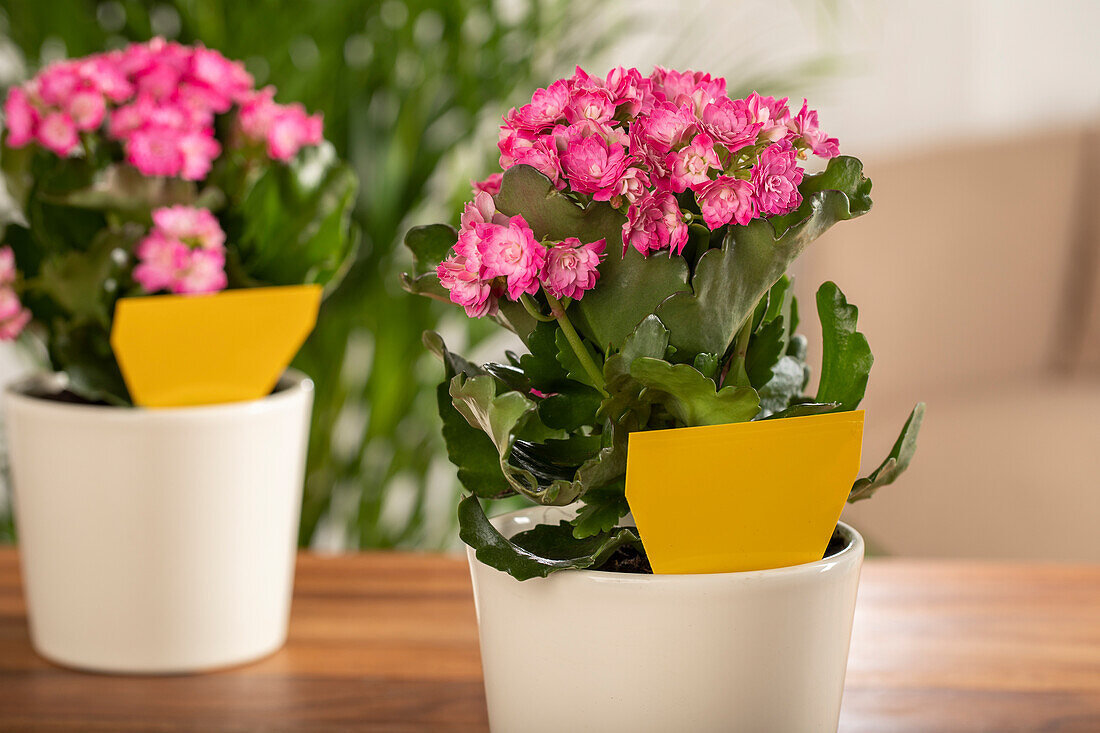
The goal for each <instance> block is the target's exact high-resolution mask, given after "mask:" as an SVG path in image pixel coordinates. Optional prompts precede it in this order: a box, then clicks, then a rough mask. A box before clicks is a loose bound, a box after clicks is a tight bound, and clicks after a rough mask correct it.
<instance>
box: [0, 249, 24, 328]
mask: <svg viewBox="0 0 1100 733" xmlns="http://www.w3.org/2000/svg"><path fill="white" fill-rule="evenodd" d="M15 280H16V272H15V254H14V253H13V252H12V250H11V247H0V341H11V340H13V339H14V338H15V337H16V336H18V335H19V334H20V333H21V332H22V331H23V329H24V328H25V327H26V325H27V323H29V322H30V320H31V312H30V311H29V310H27V309H26V308H24V307H23V304H22V303H21V302H20V301H19V296H18V295H16V293H15Z"/></svg>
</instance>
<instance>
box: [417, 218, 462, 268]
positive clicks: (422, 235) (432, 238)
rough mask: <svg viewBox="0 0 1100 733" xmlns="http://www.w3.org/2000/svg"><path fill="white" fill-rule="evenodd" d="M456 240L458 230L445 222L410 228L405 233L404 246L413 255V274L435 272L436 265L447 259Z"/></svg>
mask: <svg viewBox="0 0 1100 733" xmlns="http://www.w3.org/2000/svg"><path fill="white" fill-rule="evenodd" d="M457 241H458V232H457V231H455V228H454V227H451V226H447V225H446V224H428V225H427V226H419V227H413V228H412V229H410V230H409V231H408V233H407V234H406V235H405V246H406V247H408V248H409V250H410V251H411V252H412V255H413V275H415V276H420V275H423V274H424V273H426V272H435V268H436V266H437V265H439V263H440V262H442V261H443V260H445V259H447V255H448V254H449V253H450V251H451V248H452V247H454V246H455V242H457Z"/></svg>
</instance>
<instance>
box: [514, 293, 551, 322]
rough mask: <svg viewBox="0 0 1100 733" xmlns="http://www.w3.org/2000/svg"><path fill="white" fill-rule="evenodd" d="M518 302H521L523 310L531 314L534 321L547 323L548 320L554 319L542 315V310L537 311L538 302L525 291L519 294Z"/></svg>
mask: <svg viewBox="0 0 1100 733" xmlns="http://www.w3.org/2000/svg"><path fill="white" fill-rule="evenodd" d="M519 302H520V303H521V304H523V308H524V310H526V311H527V312H528V313H529V314H530V315H531V317H532V318H534V319H535V320H536V321H540V322H542V323H549V322H550V321H553V320H554V317H553V316H546V315H543V314H542V312H541V311H539V305H538V303H536V302H535V301H534V300H532V299H531V296H530V295H528V294H527V293H523V294H522V295H520V296H519Z"/></svg>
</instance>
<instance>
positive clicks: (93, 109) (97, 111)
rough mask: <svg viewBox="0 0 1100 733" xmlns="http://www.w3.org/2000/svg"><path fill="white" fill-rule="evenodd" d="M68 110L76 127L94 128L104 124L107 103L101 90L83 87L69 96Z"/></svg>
mask: <svg viewBox="0 0 1100 733" xmlns="http://www.w3.org/2000/svg"><path fill="white" fill-rule="evenodd" d="M66 110H67V111H68V113H69V117H70V118H72V121H73V124H74V125H76V129H78V130H94V129H96V128H98V127H99V126H100V125H101V124H103V118H104V116H105V115H106V114H107V104H106V103H105V102H104V101H103V95H102V94H100V93H99V92H96V91H93V90H91V89H82V90H80V91H79V92H76V93H75V94H73V95H72V96H71V97H69V101H68V105H67V108H66Z"/></svg>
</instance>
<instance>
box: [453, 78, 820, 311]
mask: <svg viewBox="0 0 1100 733" xmlns="http://www.w3.org/2000/svg"><path fill="white" fill-rule="evenodd" d="M498 147H499V148H500V166H501V168H502V169H504V170H508V169H509V168H511V167H513V166H515V165H529V166H531V167H533V168H535V169H537V170H538V171H540V172H541V173H543V174H544V175H545V176H546V177H547V178H549V179H550V181H551V183H552V184H553V185H554V186H556V187H557V188H558V189H559V190H563V191H568V192H571V193H573V194H575V195H577V196H578V197H579V198H580V199H581V200H582V201H583V200H587V199H589V198H591V199H592V200H595V201H608V202H610V204H611V206H613V207H615V208H617V209H620V210H623V211H624V213H625V215H626V223H625V224H624V225H623V229H622V243H623V252H624V253H625V251H626V248H627V247H634V248H635V249H636V250H638V251H639V252H641V253H642V254H643V255H649V254H651V253H653V252H658V251H665V250H667V251H668V252H669V254H670V255H671V254H680V253H681V252H682V251H683V248H684V246H685V245H686V244H687V240H688V223H689V221H691V219H692V217H693V216H694V217H698V216H700V215H701V216H702V219H703V221H704V222H705V223H706V225H707V227H708V228H710V229H711V230H714V229H718V228H720V227H722V226H725V225H727V224H731V223H732V224H739V225H744V224H748V223H749V222H750V221H752V220H753V219H755V218H763V217H768V216H774V215H781V214H786V213H788V212H790V211H793V210H794V209H796V208H798V206H799V205H800V204H801V203H802V196H801V194H800V193H799V192H798V185H799V184H800V183H801V182H802V178H803V176H804V175H805V170H804V169H803V167H802V166H801V165H800V162H799V161H801V160H803V159H805V158H806V157H808V156H809V155H810V154H813V155H816V156H819V157H822V158H832V157H835V156H836V155H838V154H839V147H838V144H837V140H836V138H832V137H828V136H827V135H826V134H825V133H824V132H822V130H821V129H820V127H819V125H818V117H817V112H815V111H814V110H811V109H809V108H808V106H807V104H806V102H805V100H803V103H802V108H801V109H800V110H799V111H798V112H797V113H794V114H792V112H791V110H790V108H789V107H788V106H787V99H786V98H783V99H776V98H774V97H765V96H761V95H759V94H757V93H755V92H753V93H752V94H750V95H749V96H748V97H746V98H744V99H731V98H730V97H729V96H728V95H727V94H726V80H725V79H721V78H714V77H711V75H710V74H703V73H700V72H695V71H684V72H680V71H673V70H670V69H663V68H661V67H657V68H656V69H655V70H654V71H653V73H652V74H650V75H649V76H643V75H642V74H641V72H639V71H638V70H637V69H633V68H632V69H626V68H623V67H618V68H615V69H612V70H611V71H610V72H609V73H608V74H607V76H606V77H603V78H600V77H595V76H591V75H589V74H588V73H586V72H585V71H584V70H583V69H581V68H580V67H577V69H576V71H575V72H574V74H573V76H571V77H570V78H568V79H559V80H558V81H555V82H554V83H553V84H551V85H549V86H548V87H546V88H545V89H539V90H537V91H536V92H535V93H534V95H533V96H532V98H531V102H530V103H528V104H525V105H523V106H522V107H519V108H518V109H512V110H511V111H509V112H508V114H507V115H505V116H504V125H503V126H501V128H500V139H499V142H498ZM501 180H502V174H501V173H494V174H493V175H491V176H490V177H489V178H487V179H486V180H485V181H481V182H475V183H474V189H475V192H476V194H477V199H475V204H467V212H469V211H470V209H471V206H473V207H474V208H475V209H476V210H478V211H482V210H486V209H487V207H488V204H485V203H484V202H482V203H477V202H478V201H479V200H482V197H483V196H485V197H486V198H487V199H488V201H489V202H490V203H491V195H495V194H496V193H498V192H499V191H500V186H501ZM684 195H690V197H691V198H692V199H694V203H695V205H696V206H697V207H698V210H697V212H694V213H690V212H686V211H685V210H684V209H683V207H682V206H681V203H682V202H683V198H682V197H683V196H684ZM678 196H679V197H681V198H678ZM685 205H686V204H685ZM468 218H469V216H468V214H467V215H464V217H463V224H464V226H463V230H462V233H461V234H460V236H459V240H458V243H457V244H456V245H455V249H454V253H453V254H452V255H451V257H449V258H448V260H447V261H446V262H444V263H443V264H442V265H440V268H439V274H440V280H441V281H442V282H443V285H444V287H446V288H447V289H448V290H449V291H450V294H451V300H452V301H454V302H455V303H459V304H460V305H463V306H465V307H466V311H467V313H469V314H470V315H485V314H487V313H493V312H495V307H496V306H495V304H496V299H497V298H499V297H500V296H501V295H503V294H507V295H508V297H510V298H512V299H515V298H516V297H518V294H519V293H522V292H535V290H537V288H538V284H539V283H541V284H542V285H544V286H546V287H547V288H548V290H550V291H551V292H553V293H554V294H555V295H556V296H557V297H563V296H561V295H558V293H564V292H565V291H566V290H568V292H569V293H570V294H569V295H567V296H564V297H572V298H578V297H580V295H581V294H582V293H583V292H584V291H585V290H588V289H590V288H592V287H594V286H595V284H596V278H597V277H598V275H599V273H598V272H597V271H596V265H597V264H598V259H593V256H594V255H591V253H592V252H594V251H595V250H593V249H592V248H593V247H594V245H579V246H578V245H567V242H569V241H570V240H566V242H563V243H560V244H555V243H542V244H540V243H538V242H536V241H535V239H534V236H533V234H532V233H531V231H530V229H529V228H527V227H526V226H525V224H524V223H523V220H522V218H520V217H513V218H512V219H511V220H510V221H508V222H503V221H501V222H496V223H495V224H494V226H496V227H499V228H507V229H508V230H509V231H510V232H511V234H510V235H509V236H510V237H511V238H512V241H513V243H514V246H515V251H516V252H517V253H518V252H520V250H523V254H517V255H516V258H517V259H516V262H517V263H520V262H522V263H524V264H523V267H522V270H523V273H524V274H522V275H516V274H513V275H507V276H504V279H505V281H506V285H501V284H500V282H501V281H499V280H494V278H499V277H502V275H501V274H500V273H499V272H498V270H499V268H494V267H493V266H488V267H486V265H485V262H486V261H487V260H486V252H493V253H494V254H493V256H494V257H495V251H496V249H497V245H496V244H495V243H494V242H495V241H496V239H495V237H498V236H500V233H499V231H500V230H498V229H493V228H491V227H490V228H482V229H479V228H477V226H474V227H467V226H466V225H465V224H466V220H467V219H468ZM486 227H488V225H486ZM548 247H549V249H548ZM559 248H561V249H559ZM602 249H603V246H602V243H601V246H600V248H599V251H600V252H602ZM566 250H568V251H569V253H568V254H567V253H566ZM508 251H509V252H512V250H511V249H509V250H508ZM585 252H587V253H589V254H583V253H585ZM590 255H591V256H590ZM509 256H511V255H509ZM549 260H557V261H559V262H560V263H561V264H560V265H556V266H555V267H559V268H562V269H561V272H560V274H558V275H554V276H550V275H549V274H544V275H541V276H540V277H541V279H540V280H539V281H538V282H535V280H534V279H532V277H531V276H530V272H532V271H533V269H532V268H534V267H535V266H536V264H537V266H538V267H543V266H544V263H545V262H546V261H549ZM488 261H490V262H492V261H495V260H492V259H490V260H488ZM547 267H548V266H547ZM540 272H542V270H540ZM566 272H568V273H576V276H575V277H573V276H572V274H570V275H569V276H566V275H565V274H564V273H566ZM493 273H496V274H493ZM570 278H572V279H570ZM567 282H568V283H569V284H568V285H565V283H567ZM532 283H534V284H533V285H532Z"/></svg>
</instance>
